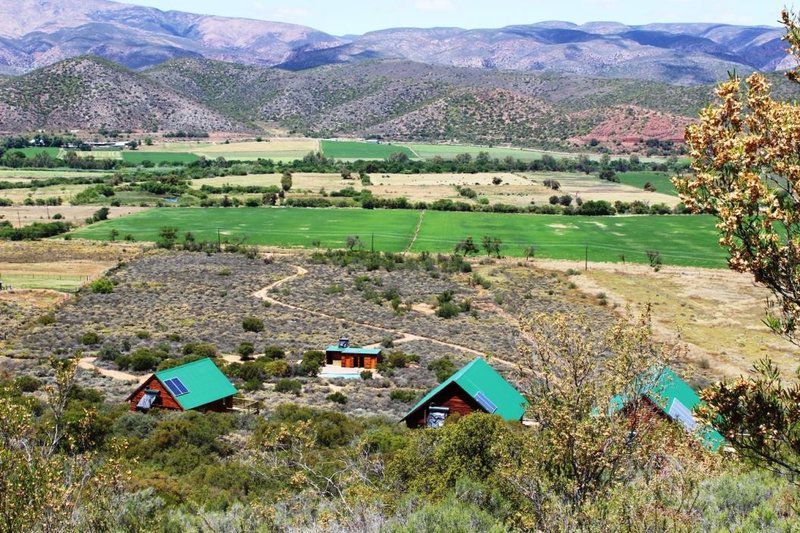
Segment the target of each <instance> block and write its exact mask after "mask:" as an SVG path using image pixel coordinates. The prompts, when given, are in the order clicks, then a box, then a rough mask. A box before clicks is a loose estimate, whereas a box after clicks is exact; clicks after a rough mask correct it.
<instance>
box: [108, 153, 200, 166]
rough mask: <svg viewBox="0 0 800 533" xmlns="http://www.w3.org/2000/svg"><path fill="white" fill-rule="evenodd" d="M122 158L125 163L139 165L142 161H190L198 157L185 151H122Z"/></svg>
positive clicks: (157, 162) (155, 162) (156, 162)
mask: <svg viewBox="0 0 800 533" xmlns="http://www.w3.org/2000/svg"><path fill="white" fill-rule="evenodd" d="M122 159H123V161H125V162H127V163H134V164H136V165H140V164H141V163H142V162H144V161H150V162H151V163H154V164H156V165H158V164H159V163H191V162H193V161H197V160H198V159H199V157H197V156H196V155H195V154H189V153H185V152H122Z"/></svg>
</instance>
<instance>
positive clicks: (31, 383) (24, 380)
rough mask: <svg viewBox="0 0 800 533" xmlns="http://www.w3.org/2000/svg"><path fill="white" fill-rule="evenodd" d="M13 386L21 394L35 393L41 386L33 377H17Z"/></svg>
mask: <svg viewBox="0 0 800 533" xmlns="http://www.w3.org/2000/svg"><path fill="white" fill-rule="evenodd" d="M14 384H15V385H16V386H17V388H18V389H19V390H20V391H21V392H36V391H37V390H38V389H39V387H41V386H42V382H41V381H39V380H38V379H36V378H35V377H33V376H19V377H18V378H17V379H16V380H14Z"/></svg>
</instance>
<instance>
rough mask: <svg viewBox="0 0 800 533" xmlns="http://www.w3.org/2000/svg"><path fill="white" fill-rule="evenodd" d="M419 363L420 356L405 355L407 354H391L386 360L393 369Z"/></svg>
mask: <svg viewBox="0 0 800 533" xmlns="http://www.w3.org/2000/svg"><path fill="white" fill-rule="evenodd" d="M418 361H419V356H416V355H411V354H405V353H400V352H398V353H390V354H389V356H388V357H387V358H386V363H387V364H388V365H389V367H391V368H405V367H407V366H408V364H409V363H412V362H414V363H416V362H418Z"/></svg>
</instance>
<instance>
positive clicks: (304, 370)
mask: <svg viewBox="0 0 800 533" xmlns="http://www.w3.org/2000/svg"><path fill="white" fill-rule="evenodd" d="M324 364H325V354H324V353H322V352H320V351H316V350H310V351H307V352H306V353H304V354H303V360H302V361H301V362H300V373H301V374H303V375H305V376H316V375H317V372H319V368H320V367H321V366H322V365H324Z"/></svg>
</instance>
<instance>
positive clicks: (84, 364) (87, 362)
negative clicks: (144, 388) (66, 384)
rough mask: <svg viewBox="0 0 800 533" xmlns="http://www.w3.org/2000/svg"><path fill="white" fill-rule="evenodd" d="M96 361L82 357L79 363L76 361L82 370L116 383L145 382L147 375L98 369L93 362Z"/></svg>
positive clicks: (95, 358)
mask: <svg viewBox="0 0 800 533" xmlns="http://www.w3.org/2000/svg"><path fill="white" fill-rule="evenodd" d="M95 361H97V357H82V358H81V360H80V361H78V367H79V368H83V369H84V370H92V371H94V372H97V373H98V374H100V375H102V376H106V377H108V378H111V379H116V380H117V381H135V382H137V383H142V382H143V381H145V380H146V379H147V378H148V377H150V376H149V375H144V376H135V375H133V374H128V373H127V372H121V371H119V370H109V369H107V368H100V367H99V366H97V365H96V364H94V362H95Z"/></svg>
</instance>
